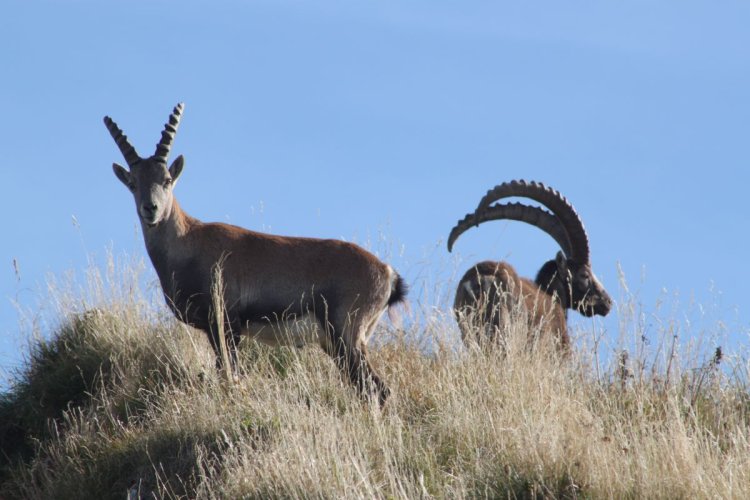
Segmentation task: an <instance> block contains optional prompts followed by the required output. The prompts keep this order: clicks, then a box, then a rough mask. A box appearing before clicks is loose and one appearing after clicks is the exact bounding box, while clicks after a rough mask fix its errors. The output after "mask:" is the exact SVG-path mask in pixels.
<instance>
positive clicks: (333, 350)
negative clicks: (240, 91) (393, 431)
mask: <svg viewBox="0 0 750 500" xmlns="http://www.w3.org/2000/svg"><path fill="white" fill-rule="evenodd" d="M181 114H182V105H181V104H178V105H177V106H176V107H175V109H174V111H173V112H172V115H171V116H170V119H169V122H168V124H167V125H165V128H164V132H162V140H161V141H160V142H159V144H158V145H157V150H156V154H154V155H153V156H151V157H149V158H145V159H144V158H141V157H140V156H139V155H138V154H137V153H136V152H135V149H134V148H133V147H132V145H131V144H130V143H129V141H128V140H127V137H126V136H125V135H124V134H123V133H122V131H121V130H120V128H119V127H118V126H117V124H115V123H114V121H112V120H111V119H110V118H109V117H105V119H104V123H105V125H106V126H107V128H108V129H109V131H110V134H111V135H112V137H113V138H114V140H115V142H116V143H117V145H118V147H119V148H120V151H121V152H122V153H123V156H124V157H125V159H126V160H127V161H128V166H129V167H130V169H129V170H128V169H126V168H125V167H122V166H120V165H118V164H114V165H113V169H114V173H115V175H116V176H117V178H118V179H119V180H120V181H121V182H122V183H123V184H124V185H125V186H126V187H127V188H128V189H129V190H130V191H131V193H132V194H133V197H134V200H135V204H136V212H137V213H138V216H139V219H140V221H141V227H142V229H143V237H144V240H145V242H146V249H147V250H148V255H149V257H150V258H151V262H152V263H153V264H154V268H155V269H156V273H157V275H158V276H159V281H160V282H161V286H162V290H163V291H164V296H165V298H166V300H167V303H168V305H169V307H170V308H171V309H172V311H173V312H174V314H175V315H176V316H177V318H178V319H180V320H181V321H183V322H185V323H187V324H189V325H192V326H194V327H196V328H199V329H201V330H203V331H205V332H206V334H207V335H208V337H209V339H210V341H211V345H212V346H213V348H214V350H215V352H216V360H217V365H218V366H219V367H221V364H222V355H221V353H222V346H223V345H224V342H225V340H227V339H224V338H220V337H221V333H220V332H222V330H223V331H224V332H228V337H229V338H228V340H230V342H229V351H230V352H229V354H230V356H231V357H230V362H232V364H234V362H235V349H234V348H235V346H236V344H237V343H238V342H239V339H240V337H241V336H242V335H250V336H252V337H253V338H255V339H257V340H261V341H263V342H267V343H271V344H278V343H291V344H292V345H296V346H301V345H303V344H305V343H307V342H311V341H312V342H316V343H318V344H319V345H320V346H321V347H322V348H323V349H324V350H325V351H326V352H327V353H328V354H330V355H331V357H333V359H334V360H335V361H336V363H337V364H338V366H339V367H340V368H341V370H342V371H343V372H344V373H345V374H346V376H347V377H348V378H349V380H351V382H352V383H354V384H355V385H356V386H357V388H358V389H359V391H360V392H361V393H362V394H363V395H369V394H370V393H373V392H374V393H375V396H376V397H377V399H378V401H379V402H380V404H383V403H384V402H385V399H386V398H387V396H388V389H387V387H386V386H385V384H384V383H383V381H382V380H381V378H380V377H379V376H378V374H377V373H376V372H375V371H374V370H373V369H372V367H371V366H370V364H369V362H368V361H367V357H366V344H367V341H368V339H369V337H370V335H371V334H372V332H373V330H374V329H375V325H376V324H377V322H378V319H379V317H380V315H381V314H382V313H383V311H384V310H385V309H386V308H387V307H388V306H391V305H394V304H396V303H398V302H400V301H402V300H403V299H404V297H405V295H406V285H405V284H404V282H403V280H402V278H401V277H400V276H399V275H398V274H397V273H396V272H395V271H393V269H391V267H390V266H388V265H387V264H384V263H383V262H381V261H380V260H379V259H377V258H376V257H375V256H374V255H372V254H371V253H369V252H367V251H366V250H364V249H362V248H360V247H358V246H357V245H354V244H351V243H346V242H343V241H338V240H323V239H315V238H294V237H283V236H274V235H268V234H263V233H258V232H255V231H249V230H247V229H243V228H241V227H237V226H232V225H229V224H220V223H203V222H201V221H199V220H197V219H195V218H193V217H190V216H189V215H187V214H186V213H185V212H184V211H183V210H182V209H181V208H180V206H179V204H178V203H177V200H176V199H175V197H174V195H173V188H174V185H175V183H176V182H177V179H178V178H179V176H180V175H181V173H182V170H183V167H184V158H183V157H182V156H179V157H178V158H177V159H176V160H175V161H174V162H173V163H172V165H170V166H169V168H167V155H168V154H169V149H170V147H171V142H172V139H173V137H174V134H175V133H176V131H177V126H178V124H179V119H180V116H181ZM217 266H219V267H220V270H221V278H222V279H221V281H222V283H223V289H222V292H223V296H222V297H221V299H222V301H221V302H222V303H223V304H224V308H225V311H224V312H223V314H222V319H221V320H217V314H216V312H215V311H214V309H215V302H214V297H213V295H212V286H213V285H214V283H215V282H217V280H216V270H217ZM300 325H303V326H300ZM220 327H221V328H220ZM225 335H227V333H225Z"/></svg>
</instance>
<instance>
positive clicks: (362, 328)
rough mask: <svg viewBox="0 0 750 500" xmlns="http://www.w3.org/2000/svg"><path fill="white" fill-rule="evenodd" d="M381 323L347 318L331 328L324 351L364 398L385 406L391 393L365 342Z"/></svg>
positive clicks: (329, 328) (329, 326) (330, 325)
mask: <svg viewBox="0 0 750 500" xmlns="http://www.w3.org/2000/svg"><path fill="white" fill-rule="evenodd" d="M376 323H377V321H373V319H372V318H367V321H362V320H356V319H351V318H347V319H346V320H343V321H336V322H332V323H330V324H329V325H328V329H327V330H328V339H327V342H324V343H323V348H324V349H325V350H326V352H328V354H329V355H330V356H331V357H332V358H333V360H334V361H335V362H336V365H337V366H338V367H339V369H340V370H341V372H342V373H343V374H344V375H345V376H346V377H347V378H348V379H349V381H350V382H351V383H352V384H353V385H354V386H355V387H356V388H357V390H358V391H359V393H360V395H361V396H362V397H364V398H371V397H376V398H377V401H378V403H379V404H380V406H381V407H382V406H383V405H384V404H385V402H386V400H387V399H388V396H389V395H390V391H389V389H388V387H386V385H385V383H384V382H383V380H382V379H381V378H380V375H378V374H377V372H376V371H375V370H374V369H373V368H372V365H370V362H369V361H368V360H367V349H366V346H365V339H367V338H368V337H369V335H370V334H371V333H372V331H371V329H373V328H374V327H375V324H376Z"/></svg>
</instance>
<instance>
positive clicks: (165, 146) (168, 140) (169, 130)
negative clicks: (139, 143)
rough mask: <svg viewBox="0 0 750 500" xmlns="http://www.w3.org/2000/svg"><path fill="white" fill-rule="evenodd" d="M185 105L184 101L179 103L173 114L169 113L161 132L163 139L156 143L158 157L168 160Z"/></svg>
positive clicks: (155, 154) (156, 155)
mask: <svg viewBox="0 0 750 500" xmlns="http://www.w3.org/2000/svg"><path fill="white" fill-rule="evenodd" d="M184 107H185V105H184V104H183V103H179V104H177V106H175V107H174V109H173V110H172V114H171V115H169V121H168V122H167V123H165V124H164V130H163V131H162V133H161V140H160V141H159V144H157V145H156V153H154V156H155V157H156V158H157V159H162V160H164V163H166V162H167V156H169V150H170V148H171V147H172V141H173V140H174V135H175V134H176V133H177V127H178V125H179V124H180V118H181V117H182V110H183V108H184Z"/></svg>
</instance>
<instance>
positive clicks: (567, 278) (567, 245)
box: [448, 181, 612, 316]
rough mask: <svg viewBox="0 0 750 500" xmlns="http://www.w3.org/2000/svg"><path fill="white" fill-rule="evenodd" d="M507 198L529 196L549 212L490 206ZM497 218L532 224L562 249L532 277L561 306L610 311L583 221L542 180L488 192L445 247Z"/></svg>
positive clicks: (521, 206) (586, 311) (510, 184)
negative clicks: (467, 232)
mask: <svg viewBox="0 0 750 500" xmlns="http://www.w3.org/2000/svg"><path fill="white" fill-rule="evenodd" d="M511 197H522V198H529V199H531V200H534V201H536V202H538V203H541V204H542V205H544V206H545V207H546V208H548V209H549V210H550V211H549V212H548V211H547V210H545V209H543V208H541V207H534V206H528V205H524V204H521V203H504V204H503V203H498V204H495V205H492V204H493V203H495V202H496V201H498V200H500V199H503V198H511ZM499 219H510V220H517V221H521V222H526V223H527V224H531V225H533V226H536V227H538V228H539V229H541V230H542V231H544V232H546V233H547V234H549V235H550V236H552V238H554V240H555V241H556V242H557V243H558V245H560V247H561V248H562V251H561V252H558V253H557V256H556V258H555V259H553V260H550V261H548V262H546V263H545V264H544V266H542V268H541V270H540V271H539V273H538V274H537V278H536V280H535V281H536V284H537V285H538V286H539V287H541V288H542V289H544V290H546V291H547V292H549V293H550V294H552V293H555V294H557V297H558V300H559V301H560V305H561V306H563V308H565V309H574V310H576V311H578V312H580V313H581V314H583V315H584V316H593V315H595V314H598V315H600V316H606V315H607V314H608V313H609V310H610V309H611V307H612V299H611V298H610V296H609V294H608V293H607V291H606V290H605V289H604V286H602V284H601V283H600V282H599V280H598V279H597V278H596V275H595V274H594V272H593V270H592V268H591V260H590V253H589V241H588V237H587V236H586V230H585V229H584V227H583V222H581V219H580V217H579V216H578V214H577V213H576V211H575V209H574V208H573V205H571V204H570V202H568V200H567V199H565V197H564V196H563V195H561V194H560V193H559V192H558V191H556V190H554V189H552V188H549V187H547V186H545V185H544V184H541V183H537V182H528V183H527V182H525V181H511V182H505V183H503V184H500V185H499V186H495V187H494V188H492V189H491V190H489V191H488V192H487V194H486V195H485V196H484V198H482V200H481V201H480V202H479V206H478V207H477V209H476V210H475V211H474V213H471V214H468V215H466V217H464V218H463V219H462V220H460V221H459V222H458V224H456V226H455V227H454V228H453V230H452V231H451V233H450V236H449V237H448V251H450V250H451V249H452V248H453V244H454V243H455V241H456V239H457V238H458V237H459V236H460V235H461V234H462V233H463V232H464V231H466V230H467V229H469V228H470V227H473V226H478V225H479V224H481V223H482V222H486V221H490V220H499Z"/></svg>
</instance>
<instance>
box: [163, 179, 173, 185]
mask: <svg viewBox="0 0 750 500" xmlns="http://www.w3.org/2000/svg"><path fill="white" fill-rule="evenodd" d="M170 184H172V178H171V177H170V178H167V179H164V186H169V185H170Z"/></svg>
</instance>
